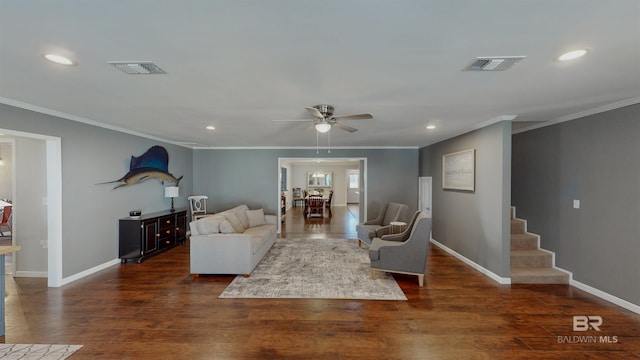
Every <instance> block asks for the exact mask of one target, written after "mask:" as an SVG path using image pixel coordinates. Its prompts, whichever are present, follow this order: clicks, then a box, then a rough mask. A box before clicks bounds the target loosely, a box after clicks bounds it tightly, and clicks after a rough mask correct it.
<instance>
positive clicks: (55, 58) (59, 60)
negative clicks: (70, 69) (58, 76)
mask: <svg viewBox="0 0 640 360" xmlns="http://www.w3.org/2000/svg"><path fill="white" fill-rule="evenodd" d="M42 56H43V57H44V58H45V59H47V60H49V61H51V62H52V63H56V64H60V65H67V66H69V65H75V63H74V62H73V61H72V60H71V59H69V58H66V57H64V56H61V55H56V54H44V55H42Z"/></svg>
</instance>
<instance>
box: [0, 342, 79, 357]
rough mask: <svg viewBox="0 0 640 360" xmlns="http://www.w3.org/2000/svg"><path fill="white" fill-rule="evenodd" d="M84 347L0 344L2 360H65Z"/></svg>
mask: <svg viewBox="0 0 640 360" xmlns="http://www.w3.org/2000/svg"><path fill="white" fill-rule="evenodd" d="M81 347H82V345H50V344H0V359H3V360H4V359H10V360H11V359H20V360H36V359H38V360H40V359H41V360H63V359H66V358H68V357H69V356H71V355H72V354H73V353H74V352H76V351H78V349H80V348H81Z"/></svg>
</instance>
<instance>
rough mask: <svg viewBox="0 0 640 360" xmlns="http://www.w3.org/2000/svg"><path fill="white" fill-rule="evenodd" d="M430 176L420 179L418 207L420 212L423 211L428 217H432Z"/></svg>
mask: <svg viewBox="0 0 640 360" xmlns="http://www.w3.org/2000/svg"><path fill="white" fill-rule="evenodd" d="M432 180H433V179H432V178H431V177H430V176H424V177H419V178H418V205H419V209H420V211H423V212H424V213H426V214H427V216H429V217H431V215H432V209H431V203H432V190H433V189H432V182H433V181H432Z"/></svg>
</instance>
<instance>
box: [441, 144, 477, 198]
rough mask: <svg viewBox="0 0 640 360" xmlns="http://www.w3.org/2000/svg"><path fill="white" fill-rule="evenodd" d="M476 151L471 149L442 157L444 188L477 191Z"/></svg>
mask: <svg viewBox="0 0 640 360" xmlns="http://www.w3.org/2000/svg"><path fill="white" fill-rule="evenodd" d="M475 184H476V150H475V149H469V150H463V151H458V152H454V153H450V154H444V155H442V188H443V189H445V190H463V191H475Z"/></svg>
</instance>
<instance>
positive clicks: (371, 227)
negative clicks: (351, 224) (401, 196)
mask: <svg viewBox="0 0 640 360" xmlns="http://www.w3.org/2000/svg"><path fill="white" fill-rule="evenodd" d="M406 209H408V206H407V205H405V204H400V203H394V202H390V203H389V204H387V206H385V208H384V209H383V211H381V212H380V213H379V214H378V217H376V218H375V219H373V220H368V221H365V222H364V223H362V224H358V225H356V231H357V232H358V245H361V244H362V242H363V241H364V242H366V243H367V244H371V240H373V238H375V237H382V236H383V235H386V234H389V232H390V230H391V225H390V223H391V222H393V221H399V220H400V218H401V216H402V214H403V213H404V211H406Z"/></svg>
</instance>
